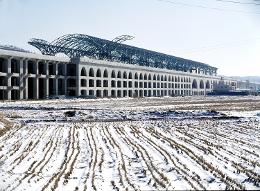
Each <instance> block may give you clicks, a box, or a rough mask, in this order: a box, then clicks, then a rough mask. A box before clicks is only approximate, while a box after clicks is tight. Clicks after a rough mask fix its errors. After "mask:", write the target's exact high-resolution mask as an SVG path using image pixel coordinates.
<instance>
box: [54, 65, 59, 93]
mask: <svg viewBox="0 0 260 191" xmlns="http://www.w3.org/2000/svg"><path fill="white" fill-rule="evenodd" d="M54 75H55V79H54V91H55V92H54V94H55V96H57V95H58V94H59V93H58V78H57V76H58V62H56V63H54Z"/></svg>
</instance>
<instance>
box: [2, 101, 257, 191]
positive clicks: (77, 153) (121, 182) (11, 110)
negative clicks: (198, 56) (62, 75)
mask: <svg viewBox="0 0 260 191" xmlns="http://www.w3.org/2000/svg"><path fill="white" fill-rule="evenodd" d="M1 116H4V117H1ZM7 127H8V128H7ZM9 127H12V128H9ZM1 129H2V130H1ZM6 129H7V130H6ZM4 130H5V131H4ZM118 189H119V190H172V189H175V190H184V189H185V190H187V189H196V190H198V189H215V190H219V189H240V190H241V189H256V190H259V189H260V97H183V98H181V97H178V98H144V99H131V98H129V99H127V98H122V99H97V100H83V99H75V100H48V101H27V102H6V103H0V190H19V191H20V190H60V191H66V190H68V191H70V190H118Z"/></svg>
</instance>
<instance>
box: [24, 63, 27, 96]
mask: <svg viewBox="0 0 260 191" xmlns="http://www.w3.org/2000/svg"><path fill="white" fill-rule="evenodd" d="M23 64H24V70H23V73H24V99H28V60H24V61H23Z"/></svg>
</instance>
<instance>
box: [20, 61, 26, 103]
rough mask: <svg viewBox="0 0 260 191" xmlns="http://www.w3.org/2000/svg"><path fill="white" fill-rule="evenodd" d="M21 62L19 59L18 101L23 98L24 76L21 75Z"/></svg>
mask: <svg viewBox="0 0 260 191" xmlns="http://www.w3.org/2000/svg"><path fill="white" fill-rule="evenodd" d="M23 61H24V59H21V60H20V63H19V67H20V88H19V92H20V99H24V98H23V93H24V89H25V88H24V83H23V81H24V75H23Z"/></svg>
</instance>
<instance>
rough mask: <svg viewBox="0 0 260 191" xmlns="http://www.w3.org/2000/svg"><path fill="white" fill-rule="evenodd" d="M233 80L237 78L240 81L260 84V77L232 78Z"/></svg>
mask: <svg viewBox="0 0 260 191" xmlns="http://www.w3.org/2000/svg"><path fill="white" fill-rule="evenodd" d="M232 78H236V79H238V80H243V81H245V80H249V81H250V82H258V83H260V76H232Z"/></svg>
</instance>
